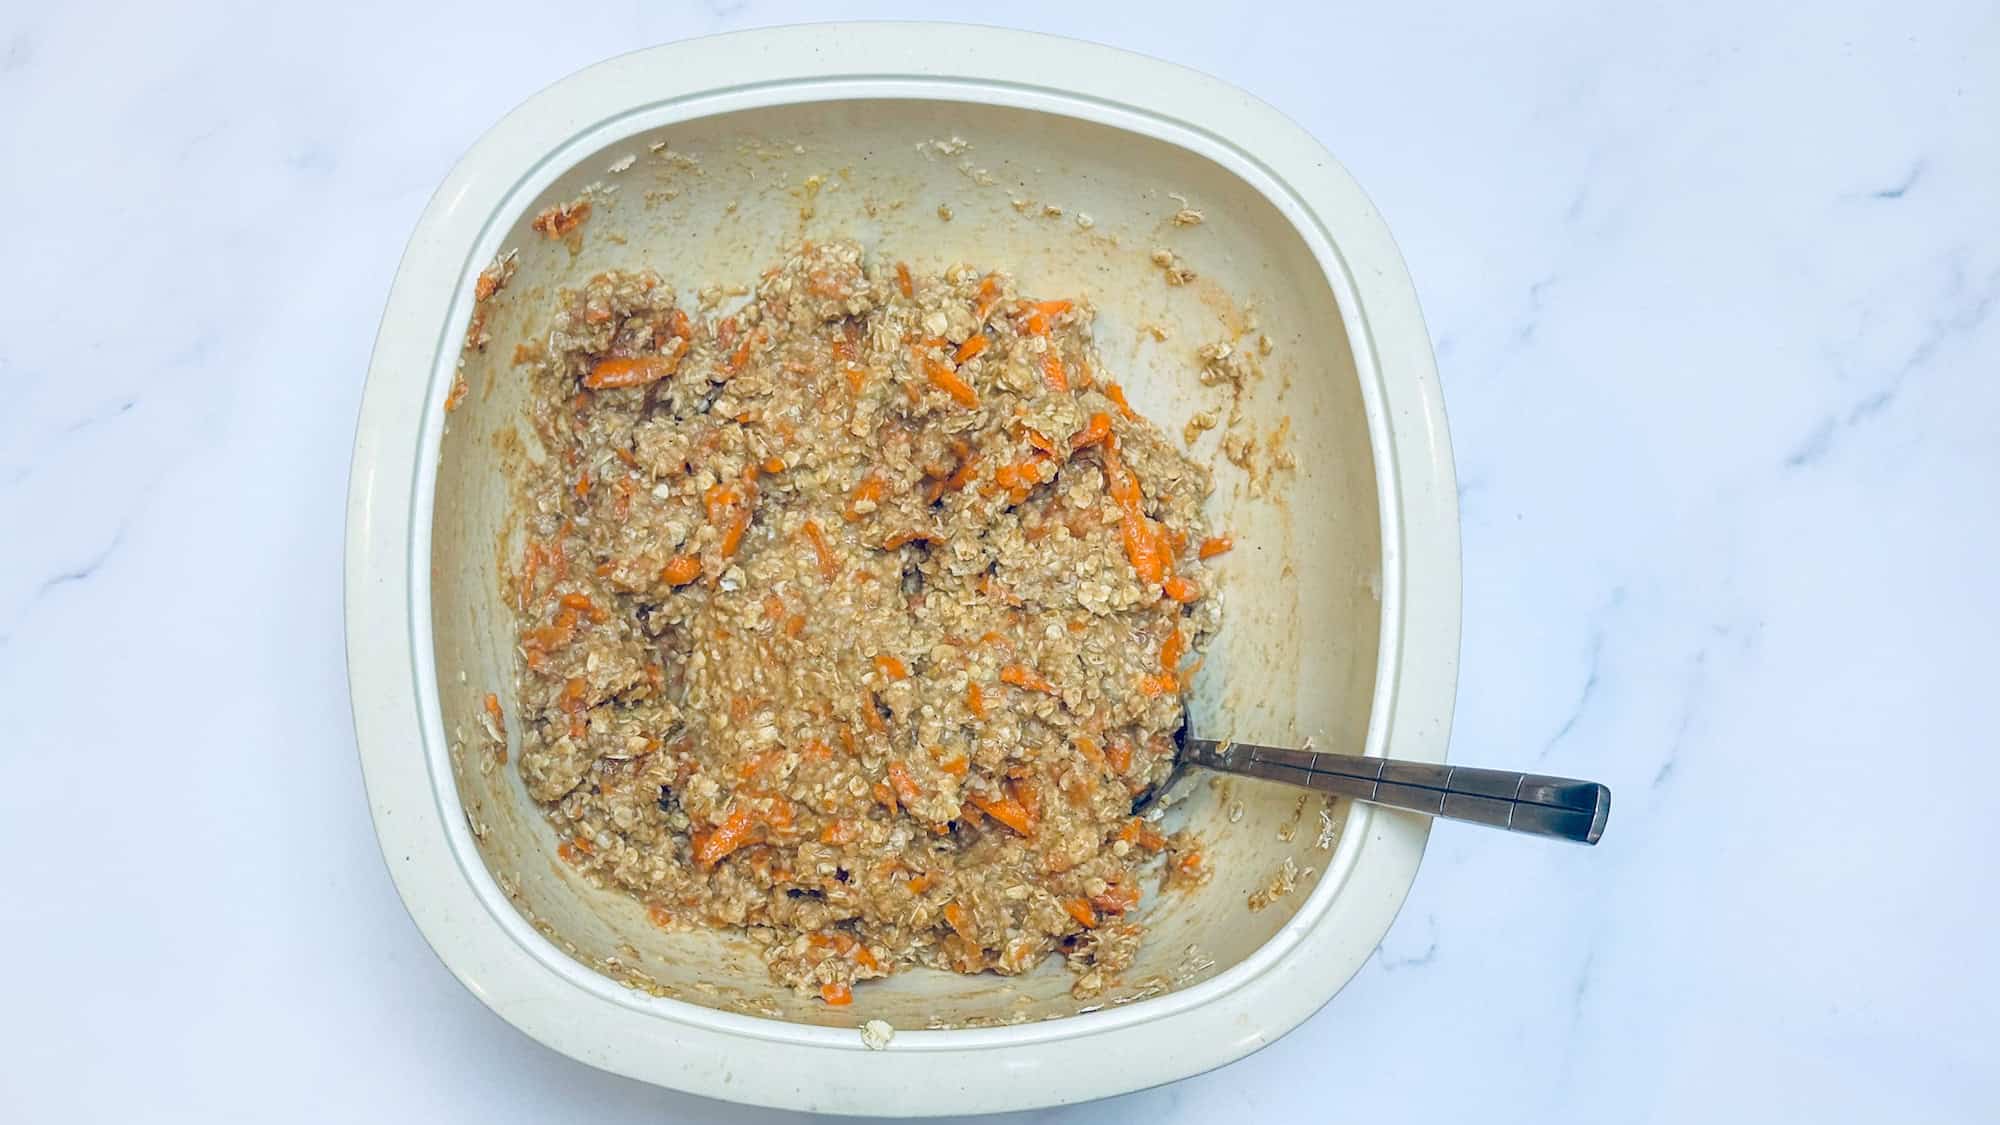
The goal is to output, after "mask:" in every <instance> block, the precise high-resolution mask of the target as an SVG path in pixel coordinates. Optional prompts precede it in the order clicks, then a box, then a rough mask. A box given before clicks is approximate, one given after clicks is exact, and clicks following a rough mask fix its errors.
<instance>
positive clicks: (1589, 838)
mask: <svg viewBox="0 0 2000 1125" xmlns="http://www.w3.org/2000/svg"><path fill="white" fill-rule="evenodd" d="M1187 766H1201V767H1204V768H1206V769H1212V770H1219V771H1221V772H1223V773H1233V774H1239V775H1241V776H1243V777H1261V778H1268V779H1269V780H1272V781H1282V782H1286V783H1288V784H1291V785H1299V786H1303V787H1305V788H1307V789H1314V790H1318V791H1319V792H1321V793H1331V794H1333V795H1335V796H1338V797H1351V798H1353V799H1354V800H1357V801H1367V802H1369V803H1370V804H1376V805H1387V806H1389V807H1390V808H1395V809H1407V810H1409V811H1411V812H1420V813H1423V814H1424V815H1426V816H1437V817H1444V818H1445V819H1448V820H1469V821H1471V822H1473V823H1474V824H1484V825H1488V826H1490V827H1493V828H1506V829H1510V830H1512V831H1515V832H1525V833H1528V834H1529V835H1531V836H1554V837H1556V838H1557V839H1560V840H1571V841H1574V842H1576V843H1580V844H1595V843H1596V842H1597V840H1598V838H1599V837H1601V836H1603V835H1604V822H1605V821H1606V820H1607V819H1609V818H1610V816H1611V790H1609V789H1607V788H1605V787H1604V786H1602V785H1599V784H1597V783H1596V782H1594V781H1576V780H1574V779H1571V778H1567V777H1544V776H1543V775H1541V774H1534V773H1514V772H1513V771H1511V770H1481V769H1471V768H1468V767H1466V766H1452V765H1434V764H1432V763H1429V762H1398V761H1394V760H1391V759H1388V758H1363V757H1359V756H1357V755H1354V754H1334V753H1329V752H1327V751H1324V750H1281V749H1278V748H1277V747H1273V746H1252V745H1250V744H1248V743H1244V742H1216V741H1214V740H1213V739H1207V738H1191V737H1189V736H1188V733H1187V726H1186V725H1185V724H1183V725H1182V726H1181V736H1180V753H1179V755H1178V756H1177V759H1176V761H1175V772H1176V773H1178V772H1179V771H1180V770H1181V769H1183V768H1185V767H1187ZM1172 780H1173V779H1172V778H1169V779H1168V781H1169V783H1171V781H1172ZM1166 788H1167V786H1166V785H1161V786H1160V787H1159V788H1158V789H1157V790H1155V791H1154V793H1149V794H1146V795H1144V796H1142V797H1141V798H1140V804H1145V803H1147V802H1149V801H1151V800H1152V798H1153V796H1155V795H1156V794H1157V793H1158V792H1162V791H1164V790H1165V789H1166Z"/></svg>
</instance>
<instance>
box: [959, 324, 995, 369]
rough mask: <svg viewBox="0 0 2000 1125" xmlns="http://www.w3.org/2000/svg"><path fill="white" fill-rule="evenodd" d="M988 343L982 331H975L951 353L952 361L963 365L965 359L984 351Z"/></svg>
mask: <svg viewBox="0 0 2000 1125" xmlns="http://www.w3.org/2000/svg"><path fill="white" fill-rule="evenodd" d="M990 343H991V341H989V340H987V338H986V336H985V334H984V333H979V332H975V333H973V334H972V335H971V336H969V337H967V338H966V341H965V343H963V344H960V345H959V346H958V350H957V351H956V352H953V353H952V356H951V359H952V362H953V363H956V364H958V365H959V366H960V367H963V366H965V362H966V361H967V360H969V359H971V358H972V357H974V356H976V355H978V354H979V353H980V352H983V351H985V350H986V349H987V347H988V345H989V344H990Z"/></svg>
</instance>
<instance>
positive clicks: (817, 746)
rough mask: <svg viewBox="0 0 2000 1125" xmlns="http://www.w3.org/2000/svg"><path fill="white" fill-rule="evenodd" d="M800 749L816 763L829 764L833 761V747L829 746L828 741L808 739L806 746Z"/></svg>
mask: <svg viewBox="0 0 2000 1125" xmlns="http://www.w3.org/2000/svg"><path fill="white" fill-rule="evenodd" d="M799 749H800V750H801V751H802V752H803V753H804V754H805V756H806V757H808V758H811V759H813V760H814V761H818V762H827V761H832V760H833V747H831V746H829V745H827V743H826V740H825V739H823V738H808V739H806V744H805V745H804V746H802V747H800V748H799Z"/></svg>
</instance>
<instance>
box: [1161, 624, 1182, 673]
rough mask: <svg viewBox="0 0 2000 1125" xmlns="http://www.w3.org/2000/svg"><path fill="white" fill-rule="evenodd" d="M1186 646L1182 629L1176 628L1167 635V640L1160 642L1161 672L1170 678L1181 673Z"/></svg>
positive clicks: (1177, 626)
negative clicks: (1182, 655) (1182, 656)
mask: <svg viewBox="0 0 2000 1125" xmlns="http://www.w3.org/2000/svg"><path fill="white" fill-rule="evenodd" d="M1186 644H1187V642H1186V641H1185V640H1183V639H1182V637H1181V627H1180V626H1179V625H1176V626H1174V629H1173V632H1171V633H1168V634H1167V639H1166V640H1164V641H1162V642H1160V671H1162V672H1165V673H1166V674H1167V675H1170V676H1171V675H1174V674H1176V673H1178V672H1179V671H1180V666H1181V654H1182V653H1183V651H1184V650H1185V647H1186Z"/></svg>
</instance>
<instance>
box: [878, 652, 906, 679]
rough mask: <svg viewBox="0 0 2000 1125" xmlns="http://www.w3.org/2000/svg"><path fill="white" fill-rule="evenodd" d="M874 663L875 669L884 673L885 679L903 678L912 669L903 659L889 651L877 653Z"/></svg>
mask: <svg viewBox="0 0 2000 1125" xmlns="http://www.w3.org/2000/svg"><path fill="white" fill-rule="evenodd" d="M874 664H875V670H876V671H877V672H880V673H882V678H883V679H885V680H901V679H905V678H907V677H908V676H909V674H910V669H909V668H908V667H907V666H906V665H905V664H904V663H903V662H902V661H900V660H898V659H896V658H895V657H893V656H890V655H889V654H888V653H876V654H875V660H874Z"/></svg>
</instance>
